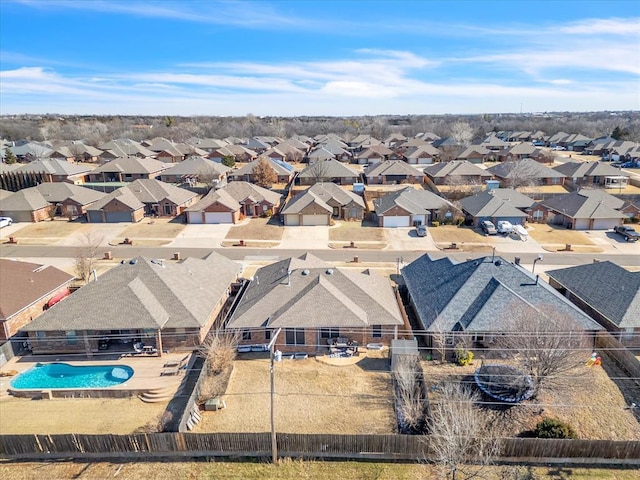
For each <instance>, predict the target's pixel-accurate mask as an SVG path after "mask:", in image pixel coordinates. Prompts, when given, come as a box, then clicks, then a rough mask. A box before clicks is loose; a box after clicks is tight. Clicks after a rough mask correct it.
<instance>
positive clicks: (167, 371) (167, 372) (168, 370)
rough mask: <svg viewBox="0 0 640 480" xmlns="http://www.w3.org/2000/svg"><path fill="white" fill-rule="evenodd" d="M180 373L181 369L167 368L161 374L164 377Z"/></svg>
mask: <svg viewBox="0 0 640 480" xmlns="http://www.w3.org/2000/svg"><path fill="white" fill-rule="evenodd" d="M179 373H180V367H172V368H165V369H164V370H162V372H160V376H161V377H164V376H169V375H178V374H179Z"/></svg>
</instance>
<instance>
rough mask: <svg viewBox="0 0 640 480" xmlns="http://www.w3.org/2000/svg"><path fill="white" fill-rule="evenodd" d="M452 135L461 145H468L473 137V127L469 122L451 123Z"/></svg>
mask: <svg viewBox="0 0 640 480" xmlns="http://www.w3.org/2000/svg"><path fill="white" fill-rule="evenodd" d="M451 136H452V137H453V139H454V140H455V141H456V142H458V143H459V144H460V145H464V146H465V147H468V146H469V145H470V144H471V140H472V139H473V127H472V126H471V125H469V124H468V123H467V122H456V123H454V124H453V125H451Z"/></svg>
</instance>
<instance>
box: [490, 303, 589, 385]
mask: <svg viewBox="0 0 640 480" xmlns="http://www.w3.org/2000/svg"><path fill="white" fill-rule="evenodd" d="M506 311H508V312H509V316H510V318H511V322H510V328H509V331H510V332H513V333H509V334H506V335H502V336H501V337H499V338H498V339H497V345H498V347H502V349H503V350H504V351H506V352H508V353H510V354H511V356H512V357H513V358H515V359H516V360H517V361H518V362H519V363H520V364H521V366H522V368H523V369H524V370H525V371H526V372H527V373H528V374H529V375H531V378H532V379H533V381H534V397H535V396H536V395H538V394H539V393H540V391H541V390H542V389H543V388H545V387H548V386H552V385H562V384H563V383H564V384H566V380H564V379H563V376H565V375H566V374H568V373H571V375H572V376H575V375H577V374H578V370H577V369H578V367H581V366H582V365H583V364H584V361H585V357H586V355H585V354H586V353H587V352H588V351H590V348H591V346H590V344H589V339H588V336H587V335H586V333H585V331H584V328H583V327H582V325H580V324H579V323H578V321H577V320H574V318H572V317H570V316H569V315H568V314H565V313H561V312H558V311H557V310H554V309H552V308H546V309H535V308H533V307H524V306H523V307H519V306H511V307H507V310H506Z"/></svg>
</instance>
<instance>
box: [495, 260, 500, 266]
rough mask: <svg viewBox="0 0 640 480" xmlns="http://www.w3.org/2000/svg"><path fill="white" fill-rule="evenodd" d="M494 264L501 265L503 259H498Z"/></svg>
mask: <svg viewBox="0 0 640 480" xmlns="http://www.w3.org/2000/svg"><path fill="white" fill-rule="evenodd" d="M494 265H495V266H496V267H499V266H501V265H502V260H496V262H495V263H494Z"/></svg>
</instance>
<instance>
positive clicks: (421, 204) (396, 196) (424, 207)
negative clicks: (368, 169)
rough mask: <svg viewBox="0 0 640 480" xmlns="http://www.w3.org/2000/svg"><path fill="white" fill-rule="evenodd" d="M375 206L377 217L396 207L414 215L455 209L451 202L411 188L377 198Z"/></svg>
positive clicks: (374, 202) (433, 194)
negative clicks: (442, 209) (441, 209)
mask: <svg viewBox="0 0 640 480" xmlns="http://www.w3.org/2000/svg"><path fill="white" fill-rule="evenodd" d="M373 206H374V209H375V212H376V214H377V215H384V214H385V213H386V212H387V211H389V210H390V209H392V208H394V207H400V208H402V209H403V210H405V211H407V212H409V213H411V214H414V215H421V214H425V213H429V210H438V209H440V208H446V207H451V208H453V204H452V203H451V202H449V201H448V200H446V199H444V198H442V197H440V196H438V195H436V194H435V193H432V192H428V191H426V190H418V189H415V188H411V187H406V188H403V189H402V190H397V191H395V192H391V193H388V194H386V195H384V196H382V197H380V198H376V199H374V200H373Z"/></svg>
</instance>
